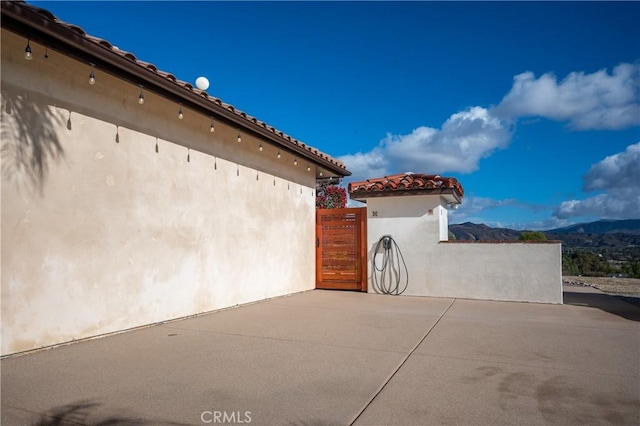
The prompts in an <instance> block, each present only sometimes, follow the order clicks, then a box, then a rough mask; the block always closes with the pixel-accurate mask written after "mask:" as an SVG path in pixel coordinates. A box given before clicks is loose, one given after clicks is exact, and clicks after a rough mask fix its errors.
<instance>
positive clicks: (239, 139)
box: [237, 130, 242, 143]
mask: <svg viewBox="0 0 640 426" xmlns="http://www.w3.org/2000/svg"><path fill="white" fill-rule="evenodd" d="M237 141H238V143H240V142H242V137H241V136H240V130H238V139H237Z"/></svg>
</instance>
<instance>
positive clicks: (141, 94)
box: [138, 84, 144, 105]
mask: <svg viewBox="0 0 640 426" xmlns="http://www.w3.org/2000/svg"><path fill="white" fill-rule="evenodd" d="M139 86H140V96H138V103H139V104H140V105H142V104H143V103H144V93H142V84H140V85H139Z"/></svg>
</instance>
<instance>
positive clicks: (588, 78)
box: [30, 2, 640, 229]
mask: <svg viewBox="0 0 640 426" xmlns="http://www.w3.org/2000/svg"><path fill="white" fill-rule="evenodd" d="M30 3H31V4H34V5H37V6H39V7H43V8H45V9H48V10H50V11H51V12H52V13H53V14H55V15H56V16H57V17H58V18H60V19H62V20H64V21H67V22H71V23H74V24H76V25H78V26H80V27H82V28H83V29H84V30H85V31H87V32H88V33H89V34H91V35H94V36H97V37H101V38H104V39H106V40H108V41H110V42H111V43H113V44H115V45H117V46H118V47H120V48H121V49H124V50H128V51H131V52H132V53H134V54H135V55H136V56H137V57H138V58H139V59H141V60H144V61H148V62H152V63H154V64H155V65H157V66H158V67H159V68H161V69H163V70H166V71H168V72H171V73H173V74H175V75H176V76H177V77H178V78H179V79H182V80H186V81H192V82H193V81H195V79H196V78H197V77H198V76H200V75H204V76H206V77H207V78H209V80H210V81H211V87H210V89H209V90H208V92H209V93H211V94H212V95H213V96H216V97H219V98H221V99H223V100H224V101H225V102H228V103H231V104H233V105H235V106H237V107H238V108H239V109H241V110H244V111H246V112H247V113H248V114H251V115H253V116H256V117H258V118H259V119H261V120H264V121H266V122H267V123H269V124H271V125H273V126H275V127H277V128H279V129H282V130H283V131H285V132H286V133H288V134H290V135H292V136H293V137H295V138H297V139H299V140H301V141H303V142H305V143H308V144H310V145H312V146H314V147H317V148H318V149H320V150H321V151H323V152H327V153H328V154H330V155H332V156H333V157H337V158H339V159H341V160H343V161H344V162H345V163H346V167H347V169H348V170H350V171H352V172H353V176H352V177H351V178H350V179H348V180H345V182H344V183H345V184H346V183H348V182H349V181H358V180H363V179H367V178H377V177H381V176H384V175H390V174H396V173H402V172H407V171H411V172H416V173H425V174H442V175H446V176H453V177H455V178H457V179H458V180H459V181H460V182H461V183H462V185H463V187H464V188H465V198H464V201H463V204H462V205H461V207H460V208H459V209H458V210H456V211H455V212H451V216H450V220H451V221H452V222H453V223H455V222H466V221H472V222H477V223H479V222H482V223H487V224H489V225H493V226H505V227H512V228H518V229H525V228H527V229H547V228H554V227H558V226H564V225H568V224H571V223H577V222H586V221H591V220H597V219H625V218H638V217H640V191H639V189H640V172H639V171H638V170H639V169H640V167H637V164H640V105H639V99H640V42H638V40H640V29H639V28H638V27H639V26H638V25H637V22H639V21H640V3H637V2H622V3H614V2H603V3H600V2H496V3H489V2H471V3H467V2H464V3H463V2H403V3H393V2H349V3H347V2H258V3H256V2H180V3H178V2H30Z"/></svg>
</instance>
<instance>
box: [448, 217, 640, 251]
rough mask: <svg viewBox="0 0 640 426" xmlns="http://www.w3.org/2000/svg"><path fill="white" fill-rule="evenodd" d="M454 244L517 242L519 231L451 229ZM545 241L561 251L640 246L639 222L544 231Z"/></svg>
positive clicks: (474, 226) (472, 227)
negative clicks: (556, 243) (557, 244)
mask: <svg viewBox="0 0 640 426" xmlns="http://www.w3.org/2000/svg"><path fill="white" fill-rule="evenodd" d="M449 230H450V231H451V232H452V233H453V235H454V236H455V238H456V239H457V240H480V241H487V240H499V241H505V240H517V239H519V238H520V233H521V232H522V231H517V230H514V229H504V228H491V227H490V226H487V225H484V224H479V225H478V224H475V223H470V222H467V223H461V224H457V225H450V226H449ZM543 232H544V233H545V235H546V236H547V238H548V239H550V240H559V241H562V245H563V248H565V249H566V248H605V247H606V248H623V247H630V246H631V247H632V246H636V247H639V246H640V220H618V221H598V222H592V223H584V224H579V225H573V226H570V227H566V228H560V229H552V230H549V231H543Z"/></svg>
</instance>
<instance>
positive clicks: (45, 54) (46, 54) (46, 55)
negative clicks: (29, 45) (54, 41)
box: [44, 46, 49, 59]
mask: <svg viewBox="0 0 640 426" xmlns="http://www.w3.org/2000/svg"><path fill="white" fill-rule="evenodd" d="M44 58H45V59H49V46H45V47H44Z"/></svg>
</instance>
